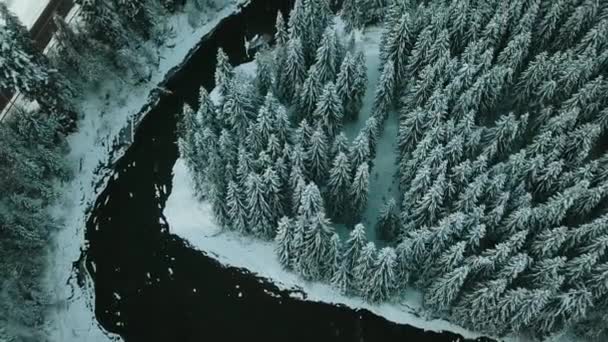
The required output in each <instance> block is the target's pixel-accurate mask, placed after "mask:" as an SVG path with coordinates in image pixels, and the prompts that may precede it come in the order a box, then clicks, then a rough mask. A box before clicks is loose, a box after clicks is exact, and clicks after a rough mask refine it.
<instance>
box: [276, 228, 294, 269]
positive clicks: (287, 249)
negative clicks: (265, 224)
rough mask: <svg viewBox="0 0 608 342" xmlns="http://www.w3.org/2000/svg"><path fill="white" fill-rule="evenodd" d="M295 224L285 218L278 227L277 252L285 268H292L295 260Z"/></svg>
mask: <svg viewBox="0 0 608 342" xmlns="http://www.w3.org/2000/svg"><path fill="white" fill-rule="evenodd" d="M294 228H295V227H294V224H293V222H292V220H291V219H290V218H289V217H287V216H283V217H282V218H281V219H280V220H279V225H278V227H277V235H276V237H275V240H274V241H275V244H276V245H275V252H276V253H277V256H278V258H279V262H280V263H281V265H283V267H285V268H290V267H291V260H292V259H293V254H294V251H293V250H292V247H293V239H294V234H295V232H294Z"/></svg>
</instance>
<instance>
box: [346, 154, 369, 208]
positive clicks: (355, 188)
mask: <svg viewBox="0 0 608 342" xmlns="http://www.w3.org/2000/svg"><path fill="white" fill-rule="evenodd" d="M368 192H369V166H368V164H367V163H363V164H361V166H359V168H358V169H357V172H356V173H355V177H354V178H353V183H352V186H351V189H350V198H351V203H352V204H351V205H352V209H353V216H354V217H357V216H358V215H362V214H363V211H364V210H365V207H366V206H367V199H368V196H369V195H368Z"/></svg>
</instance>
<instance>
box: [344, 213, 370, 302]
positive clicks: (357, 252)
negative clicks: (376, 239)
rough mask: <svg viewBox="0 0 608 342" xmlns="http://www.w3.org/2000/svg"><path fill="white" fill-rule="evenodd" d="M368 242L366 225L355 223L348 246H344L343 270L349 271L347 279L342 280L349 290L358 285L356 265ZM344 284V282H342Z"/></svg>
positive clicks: (347, 241)
mask: <svg viewBox="0 0 608 342" xmlns="http://www.w3.org/2000/svg"><path fill="white" fill-rule="evenodd" d="M366 244H367V237H366V234H365V227H364V226H363V225H362V224H360V223H359V224H357V225H355V228H354V229H353V230H352V231H351V232H350V234H349V237H348V240H346V246H345V248H344V264H343V267H342V268H343V269H344V270H343V272H348V277H347V280H346V281H345V280H342V281H343V282H345V283H346V288H347V291H350V290H352V289H354V288H356V286H357V281H356V278H355V274H354V269H355V266H357V262H358V260H359V258H360V257H361V253H362V251H363V248H364V247H365V245H366ZM342 285H344V284H342Z"/></svg>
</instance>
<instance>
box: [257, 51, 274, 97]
mask: <svg viewBox="0 0 608 342" xmlns="http://www.w3.org/2000/svg"><path fill="white" fill-rule="evenodd" d="M271 57H272V56H271V55H270V54H269V53H268V52H266V51H260V52H257V53H256V54H255V65H256V71H255V85H256V88H257V90H258V92H259V94H260V95H262V96H265V95H266V94H267V93H268V91H269V90H271V89H272V83H273V81H272V68H273V66H272V63H273V59H272V58H271Z"/></svg>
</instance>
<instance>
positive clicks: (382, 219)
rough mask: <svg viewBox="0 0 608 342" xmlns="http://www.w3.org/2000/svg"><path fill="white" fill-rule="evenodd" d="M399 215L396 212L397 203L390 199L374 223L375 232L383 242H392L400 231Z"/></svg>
mask: <svg viewBox="0 0 608 342" xmlns="http://www.w3.org/2000/svg"><path fill="white" fill-rule="evenodd" d="M400 228H401V227H400V220H399V214H398V212H397V203H396V202H395V199H393V198H391V199H390V200H389V201H388V202H387V203H386V204H385V205H384V207H383V208H382V211H381V212H380V216H379V218H378V223H376V232H377V234H378V236H379V237H380V238H381V239H382V240H384V241H394V240H395V239H396V238H397V237H398V235H399V230H400Z"/></svg>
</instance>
